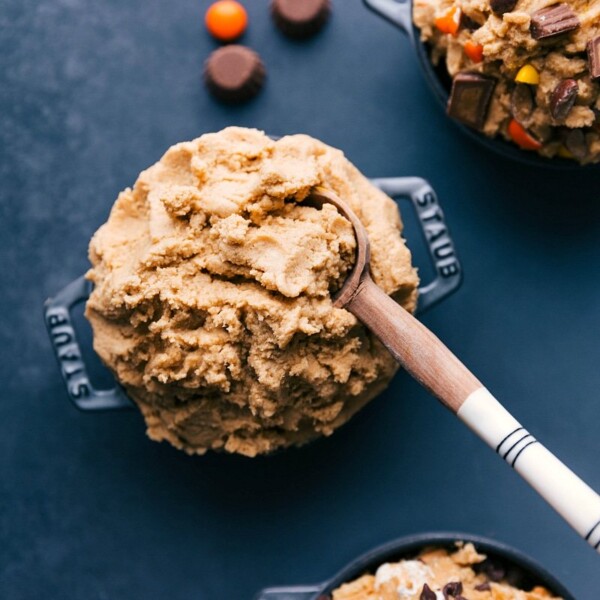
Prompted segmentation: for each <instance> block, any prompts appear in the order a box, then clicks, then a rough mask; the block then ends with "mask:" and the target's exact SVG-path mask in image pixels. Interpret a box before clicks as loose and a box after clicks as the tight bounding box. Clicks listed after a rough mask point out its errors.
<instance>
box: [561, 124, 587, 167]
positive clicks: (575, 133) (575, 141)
mask: <svg viewBox="0 0 600 600" xmlns="http://www.w3.org/2000/svg"><path fill="white" fill-rule="evenodd" d="M564 144H565V148H566V149H567V150H568V151H569V152H570V153H571V154H572V155H573V156H574V157H575V158H576V159H577V160H583V159H584V158H585V157H586V155H587V143H586V141H585V134H584V133H583V130H581V129H571V130H569V132H568V133H567V134H566V136H565V141H564Z"/></svg>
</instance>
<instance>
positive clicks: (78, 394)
mask: <svg viewBox="0 0 600 600" xmlns="http://www.w3.org/2000/svg"><path fill="white" fill-rule="evenodd" d="M46 324H47V325H48V331H49V332H50V339H51V340H52V344H53V345H54V350H55V352H56V356H57V357H58V360H59V361H60V367H61V370H62V373H63V377H64V379H65V381H66V382H67V387H68V391H69V395H70V396H71V398H73V399H75V400H81V399H82V398H87V397H89V396H90V395H91V389H92V388H91V385H90V382H89V380H88V378H87V377H86V375H85V368H84V365H83V360H82V358H81V354H80V352H79V348H78V346H77V343H76V341H75V330H74V329H73V326H72V325H71V319H70V318H69V313H68V311H67V310H66V309H65V308H59V307H57V308H54V309H50V310H49V311H48V312H47V313H46Z"/></svg>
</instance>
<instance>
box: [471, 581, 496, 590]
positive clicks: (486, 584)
mask: <svg viewBox="0 0 600 600" xmlns="http://www.w3.org/2000/svg"><path fill="white" fill-rule="evenodd" d="M475 589H476V590H477V591H478V592H489V591H490V590H491V589H492V586H491V585H490V584H489V582H488V581H486V582H484V583H480V584H479V585H476V586H475Z"/></svg>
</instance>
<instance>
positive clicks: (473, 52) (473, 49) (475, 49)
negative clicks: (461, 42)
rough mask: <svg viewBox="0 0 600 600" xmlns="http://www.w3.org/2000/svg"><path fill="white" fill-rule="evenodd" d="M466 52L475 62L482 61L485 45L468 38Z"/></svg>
mask: <svg viewBox="0 0 600 600" xmlns="http://www.w3.org/2000/svg"><path fill="white" fill-rule="evenodd" d="M464 50H465V54H466V55H467V56H468V57H469V58H470V59H471V60H472V61H473V62H474V63H480V62H481V61H482V60H483V46H482V45H481V44H478V43H477V42H473V41H471V40H468V41H466V42H465V48H464Z"/></svg>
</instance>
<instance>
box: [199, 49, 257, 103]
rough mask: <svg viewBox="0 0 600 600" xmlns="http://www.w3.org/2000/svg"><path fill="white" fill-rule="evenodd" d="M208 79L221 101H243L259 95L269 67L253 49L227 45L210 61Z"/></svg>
mask: <svg viewBox="0 0 600 600" xmlns="http://www.w3.org/2000/svg"><path fill="white" fill-rule="evenodd" d="M204 79H205V81H206V86H207V87H208V89H209V90H210V91H211V92H212V93H213V94H214V95H215V96H216V97H217V98H219V99H220V100H224V101H225V102H242V101H244V100H249V99H250V98H252V97H253V96H256V94H258V92H259V91H260V89H261V88H262V86H263V83H264V80H265V68H264V65H263V63H262V61H261V59H260V56H259V55H258V54H257V53H256V52H254V51H253V50H251V49H250V48H247V47H246V46H238V45H230V46H223V47H222V48H219V49H218V50H215V51H214V52H213V53H212V54H211V55H210V56H209V57H208V59H207V60H206V63H205V65H204Z"/></svg>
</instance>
